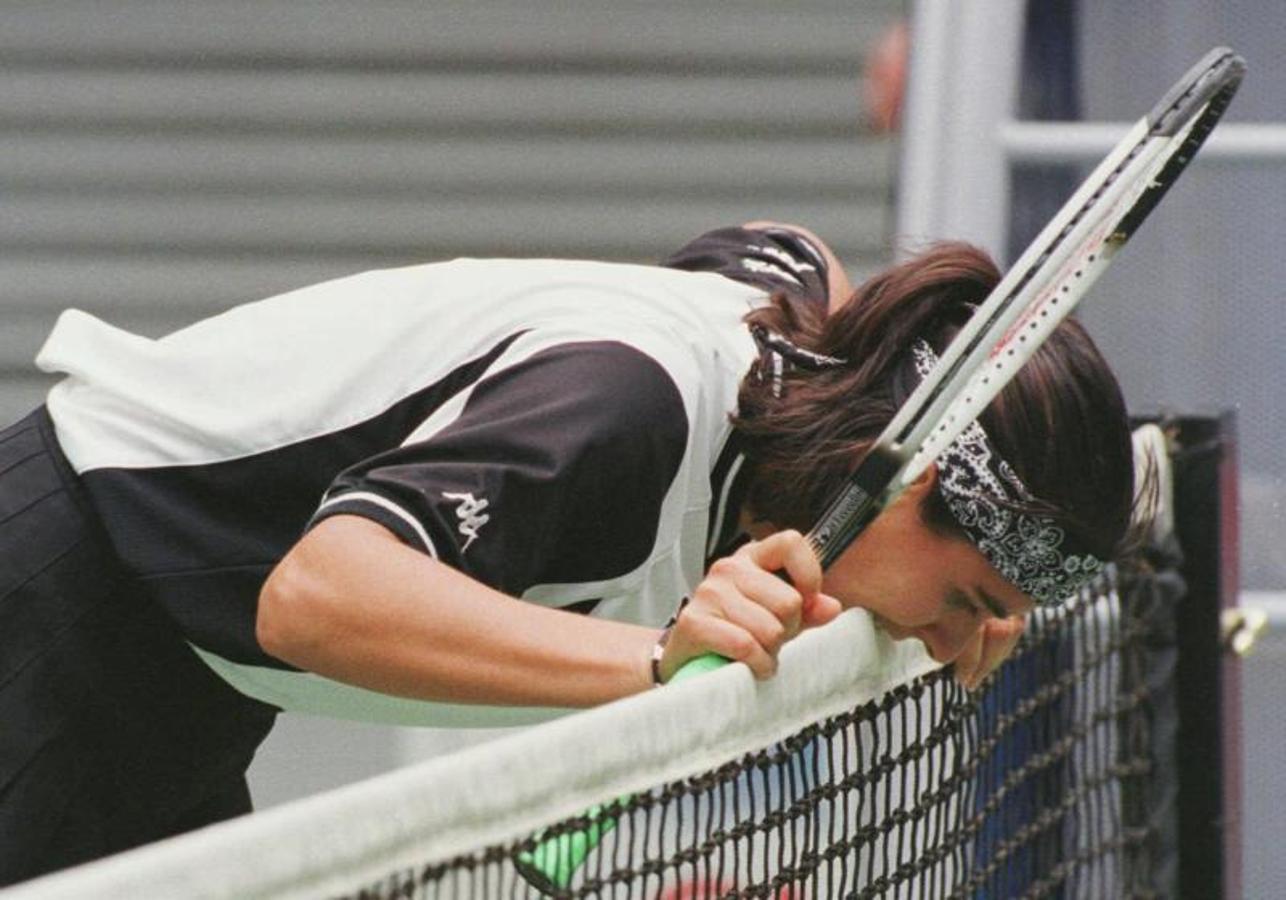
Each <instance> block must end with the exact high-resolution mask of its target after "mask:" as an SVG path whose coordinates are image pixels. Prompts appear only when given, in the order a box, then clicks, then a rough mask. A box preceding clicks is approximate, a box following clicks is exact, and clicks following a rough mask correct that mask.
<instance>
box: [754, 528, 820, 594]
mask: <svg viewBox="0 0 1286 900" xmlns="http://www.w3.org/2000/svg"><path fill="white" fill-rule="evenodd" d="M737 552H738V553H744V554H746V555H748V556H749V557H750V558H751V559H753V560H754V562H755V564H756V565H757V566H759V568H761V569H764V570H766V571H769V572H782V573H784V574H785V575H786V578H787V580H788V581H789V582H790V583H791V584H792V585H794V586H795V589H796V590H797V591H799V593H800V594H802V595H803V596H805V597H812V595H813V594H816V593H817V592H818V591H820V590H821V587H822V566H821V563H820V562H819V561H818V559H817V554H816V553H815V552H814V551H813V548H812V545H811V544H809V543H808V539H807V538H805V537H804V536H803V535H802V534H800V533H799V532H798V531H793V530H787V531H778V532H776V533H775V534H770V535H769V536H768V537H766V538H764V539H763V540H762V541H752V542H750V543H749V544H746V545H745V546H744V547H742V548H741V550H739V551H737Z"/></svg>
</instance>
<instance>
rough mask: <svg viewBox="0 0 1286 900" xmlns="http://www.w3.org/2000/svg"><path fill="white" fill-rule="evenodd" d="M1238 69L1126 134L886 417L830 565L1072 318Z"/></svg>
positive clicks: (1221, 103)
mask: <svg viewBox="0 0 1286 900" xmlns="http://www.w3.org/2000/svg"><path fill="white" fill-rule="evenodd" d="M1245 70H1246V64H1245V61H1244V60H1243V59H1242V58H1241V57H1240V56H1238V55H1237V54H1236V53H1235V52H1233V51H1232V50H1230V49H1228V48H1226V47H1216V48H1215V49H1214V50H1211V51H1210V52H1209V53H1207V54H1206V55H1205V56H1204V57H1202V59H1201V60H1200V61H1199V62H1197V64H1196V65H1194V66H1193V67H1192V68H1190V69H1189V70H1188V71H1187V72H1186V73H1185V74H1184V76H1183V77H1182V78H1180V79H1179V80H1178V81H1177V82H1175V84H1174V85H1173V86H1172V87H1171V88H1170V89H1169V90H1168V91H1167V92H1166V93H1165V94H1164V95H1163V97H1162V98H1161V100H1160V101H1158V103H1157V104H1156V105H1155V106H1153V108H1152V110H1150V111H1149V112H1148V114H1147V115H1145V116H1144V117H1143V118H1142V119H1140V120H1139V121H1138V122H1137V123H1135V125H1134V126H1133V127H1132V128H1131V129H1130V130H1129V131H1128V132H1127V134H1126V135H1125V136H1124V137H1123V138H1122V139H1121V141H1120V142H1119V143H1118V144H1117V145H1116V146H1115V147H1114V148H1113V149H1112V150H1111V152H1109V153H1108V154H1107V156H1106V157H1105V158H1104V159H1103V161H1102V162H1101V163H1100V164H1099V165H1098V166H1097V167H1096V168H1095V169H1094V171H1093V172H1092V173H1091V174H1090V176H1089V177H1088V178H1087V179H1086V180H1085V181H1084V182H1083V183H1082V184H1081V186H1080V187H1079V188H1077V190H1076V191H1075V192H1074V193H1073V194H1072V196H1071V198H1069V199H1068V201H1067V202H1066V203H1065V204H1064V205H1063V207H1062V208H1061V209H1060V210H1059V211H1058V213H1056V214H1055V215H1054V217H1053V218H1052V219H1051V220H1050V221H1049V223H1048V224H1047V225H1046V226H1045V228H1043V229H1042V230H1041V232H1040V234H1039V235H1037V237H1036V239H1035V240H1034V241H1032V243H1031V244H1030V245H1029V246H1028V247H1027V249H1026V250H1025V251H1024V252H1023V253H1022V254H1021V255H1020V256H1019V258H1018V260H1017V261H1016V262H1015V263H1014V265H1013V266H1011V267H1010V268H1009V270H1008V271H1007V272H1006V273H1005V275H1004V276H1003V277H1002V278H1001V280H1000V282H999V283H998V284H997V285H996V287H995V288H994V289H993V290H992V292H991V293H990V294H989V295H988V297H987V298H986V300H984V301H983V303H982V304H981V305H980V306H979V307H978V309H977V311H976V312H975V313H974V315H973V316H972V317H971V318H970V319H969V321H968V322H967V323H966V324H965V326H964V327H963V328H962V329H961V330H960V332H959V333H958V334H957V335H956V337H955V338H954V339H953V340H952V342H951V344H950V345H949V346H948V347H947V348H946V349H945V350H944V352H943V353H942V356H941V358H940V359H939V361H938V364H937V365H936V366H934V368H933V370H932V371H930V372H929V374H928V375H926V376H925V377H924V378H923V379H922V380H921V382H920V383H919V385H918V386H917V387H916V389H915V390H914V391H913V392H912V394H911V396H910V397H908V398H907V400H906V402H905V403H903V405H902V407H901V408H900V409H899V410H898V412H897V413H896V414H895V415H894V417H893V419H892V420H891V421H890V422H889V424H888V426H887V427H886V428H885V429H884V431H883V432H882V433H881V435H880V436H879V438H877V439H876V441H875V443H874V444H873V445H872V447H871V450H870V451H868V453H867V455H866V457H865V458H864V459H863V461H862V463H861V464H859V466H858V467H857V469H856V470H855V471H854V473H853V475H852V476H851V477H850V479H849V480H848V481H847V482H846V483H845V485H844V486H843V488H842V489H841V490H840V491H839V492H837V494H836V497H835V499H834V500H833V501H832V502H831V504H830V505H829V506H828V507H827V510H826V512H825V513H823V515H822V517H821V519H820V520H819V522H818V525H817V526H816V527H815V528H814V529H813V530H812V531H810V533H809V539H810V541H811V543H812V544H813V547H814V549H815V550H816V551H817V553H818V557H819V559H820V560H821V562H822V565H823V566H829V565H830V564H831V563H832V562H834V560H835V559H837V558H838V557H839V556H840V555H841V554H842V553H843V551H844V550H845V549H846V548H847V547H848V545H849V544H851V543H852V541H853V540H855V539H856V538H857V536H858V535H859V534H861V532H862V531H863V530H864V529H865V527H866V525H867V524H869V523H870V521H871V520H873V519H874V518H875V516H876V515H878V513H879V511H880V510H881V509H883V508H884V507H886V506H887V505H888V504H889V503H891V502H892V501H893V500H894V499H896V497H897V496H898V494H900V493H901V491H902V490H903V489H904V488H905V487H906V486H907V485H908V484H910V483H912V482H913V481H915V479H916V478H917V477H919V475H920V474H921V473H923V471H924V469H925V468H926V467H927V466H928V465H929V464H930V463H932V462H933V461H934V460H936V459H937V457H938V456H939V454H941V452H942V451H943V450H945V449H946V448H947V447H948V446H949V445H950V444H951V443H952V442H953V441H954V440H955V439H956V438H957V437H959V435H960V433H961V432H962V431H963V430H964V429H965V428H967V427H968V426H969V424H970V423H971V422H973V421H974V420H976V419H977V418H978V416H979V414H981V412H982V411H983V409H985V408H986V406H987V404H988V403H990V402H991V400H992V399H994V398H995V396H996V395H997V394H998V393H999V392H1000V391H1001V390H1002V389H1003V388H1004V386H1005V385H1006V384H1008V383H1009V381H1010V380H1011V379H1012V378H1013V377H1014V375H1015V374H1017V372H1018V371H1019V369H1021V368H1022V366H1023V365H1024V364H1025V363H1026V362H1027V360H1029V359H1030V358H1031V357H1032V355H1033V354H1034V353H1035V352H1036V351H1037V350H1038V349H1039V348H1040V346H1041V345H1042V344H1043V343H1044V341H1045V339H1046V338H1048V337H1049V335H1050V334H1052V333H1053V331H1054V330H1055V329H1056V328H1057V327H1058V325H1059V324H1060V323H1061V322H1062V321H1063V320H1064V319H1066V318H1067V316H1068V315H1070V314H1071V312H1072V311H1073V309H1075V307H1076V305H1077V304H1078V303H1079V302H1080V300H1081V299H1082V298H1083V297H1084V296H1085V294H1086V293H1087V292H1088V290H1089V288H1090V286H1091V285H1092V284H1093V283H1094V281H1095V280H1097V278H1098V277H1099V275H1101V274H1102V272H1103V271H1104V270H1105V269H1106V268H1107V266H1108V265H1109V264H1110V263H1111V261H1112V259H1113V258H1115V255H1116V253H1117V251H1119V249H1120V248H1121V246H1123V245H1124V243H1125V242H1126V241H1127V240H1128V239H1129V237H1130V236H1131V235H1133V234H1134V232H1135V231H1136V230H1137V228H1138V226H1139V225H1140V224H1141V223H1142V222H1143V220H1144V219H1146V218H1147V216H1148V215H1149V214H1150V213H1151V211H1152V210H1153V209H1154V208H1155V207H1156V205H1157V204H1158V203H1159V202H1160V200H1161V198H1162V197H1164V196H1165V193H1166V191H1168V190H1169V188H1170V187H1171V186H1173V184H1174V183H1175V181H1177V179H1178V178H1179V176H1180V175H1181V174H1182V173H1183V172H1184V171H1185V170H1186V168H1187V166H1188V164H1189V163H1190V162H1191V161H1192V159H1193V157H1194V156H1195V155H1196V153H1197V151H1198V150H1199V149H1200V147H1201V145H1202V144H1203V143H1204V142H1205V140H1206V138H1207V137H1208V136H1209V134H1210V132H1211V131H1212V130H1213V129H1214V127H1215V125H1217V124H1218V122H1219V120H1220V119H1221V118H1222V116H1223V114H1224V112H1225V110H1226V109H1227V107H1228V104H1229V103H1230V102H1231V100H1232V97H1233V95H1234V94H1235V93H1236V91H1237V88H1238V87H1239V86H1240V84H1241V80H1242V77H1243V76H1244V74H1245Z"/></svg>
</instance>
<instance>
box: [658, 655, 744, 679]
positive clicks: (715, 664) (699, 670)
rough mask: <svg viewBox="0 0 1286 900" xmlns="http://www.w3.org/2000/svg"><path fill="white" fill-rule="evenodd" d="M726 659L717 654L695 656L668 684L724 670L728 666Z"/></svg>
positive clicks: (671, 677)
mask: <svg viewBox="0 0 1286 900" xmlns="http://www.w3.org/2000/svg"><path fill="white" fill-rule="evenodd" d="M728 662H729V660H728V659H727V658H726V657H723V656H720V655H719V654H717V653H702V654H701V655H700V656H694V657H692V658H691V659H690V660H688V661H687V662H685V663H684V664H683V665H681V666H679V669H678V671H676V672H675V673H674V674H673V675H671V676H670V680H669V681H668V682H666V683H667V684H673V683H674V682H676V681H683V680H684V679H686V678H691V677H692V676H693V675H701V674H704V673H706V672H713V671H714V670H715V669H722V668H723V667H724V666H726V665H727V664H728Z"/></svg>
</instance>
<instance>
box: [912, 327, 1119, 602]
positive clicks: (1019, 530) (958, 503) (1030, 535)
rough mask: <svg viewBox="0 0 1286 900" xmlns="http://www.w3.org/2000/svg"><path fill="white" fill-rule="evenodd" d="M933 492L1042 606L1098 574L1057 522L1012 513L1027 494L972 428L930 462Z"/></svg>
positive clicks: (924, 363)
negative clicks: (935, 466)
mask: <svg viewBox="0 0 1286 900" xmlns="http://www.w3.org/2000/svg"><path fill="white" fill-rule="evenodd" d="M911 352H912V354H913V356H914V358H915V368H916V371H917V372H918V373H919V375H920V377H921V378H924V377H925V376H926V375H928V374H929V372H930V370H932V369H933V366H934V364H936V363H937V361H938V356H937V354H936V353H934V352H933V348H932V347H930V346H929V344H928V342H927V341H924V340H917V341H916V342H915V343H914V344H913V345H912V347H911ZM938 488H939V490H941V491H942V496H943V499H945V500H946V502H947V507H948V508H949V509H950V510H951V515H952V517H953V518H954V519H955V520H956V522H957V523H959V525H960V527H961V528H963V529H964V530H965V533H966V534H968V535H969V539H970V540H971V541H973V543H974V544H975V545H976V546H977V548H978V549H979V550H980V551H982V555H983V556H985V557H986V558H987V561H988V562H990V563H991V564H992V565H993V566H995V568H996V569H997V571H999V572H1000V574H1001V575H1003V576H1004V577H1005V579H1006V580H1008V581H1010V582H1012V583H1013V584H1014V585H1015V586H1016V587H1017V588H1018V589H1019V590H1020V591H1022V592H1023V593H1024V594H1027V595H1029V596H1030V597H1031V598H1032V599H1033V600H1035V601H1036V603H1038V604H1040V605H1042V606H1047V605H1050V604H1053V603H1057V602H1058V601H1060V600H1064V599H1066V598H1067V597H1068V596H1070V595H1072V594H1074V593H1076V591H1078V590H1079V589H1080V588H1081V587H1082V586H1083V585H1084V584H1085V583H1086V582H1088V581H1089V580H1090V579H1092V578H1093V577H1094V576H1095V575H1097V574H1098V573H1099V572H1101V571H1102V570H1103V561H1102V560H1100V559H1098V558H1096V557H1095V556H1093V555H1092V554H1090V553H1079V552H1077V550H1078V548H1076V547H1075V546H1072V545H1071V543H1072V542H1071V541H1069V536H1068V535H1067V533H1066V532H1065V531H1064V530H1063V529H1062V528H1060V527H1059V526H1058V523H1057V521H1056V520H1055V519H1054V518H1053V517H1051V516H1046V515H1041V514H1038V513H1031V512H1024V511H1021V510H1018V509H1015V508H1014V507H1015V506H1017V505H1020V504H1029V503H1030V502H1031V501H1032V500H1033V497H1032V494H1031V492H1030V491H1028V490H1027V488H1026V486H1025V485H1024V484H1023V483H1022V481H1021V480H1019V478H1018V475H1017V473H1016V472H1014V470H1013V468H1012V467H1010V465H1009V463H1007V462H1006V461H1005V460H1004V459H1002V458H1001V457H1000V454H999V453H997V452H996V450H995V448H994V447H993V446H992V445H991V441H990V439H989V438H988V437H987V433H986V432H985V431H984V430H983V428H982V426H981V425H979V424H978V423H977V422H973V423H972V424H971V425H970V426H969V427H968V428H966V429H965V430H964V431H963V432H962V433H961V435H960V437H958V438H956V439H955V441H954V442H952V444H951V445H950V446H949V447H947V449H946V450H944V451H943V452H942V454H941V455H939V457H938Z"/></svg>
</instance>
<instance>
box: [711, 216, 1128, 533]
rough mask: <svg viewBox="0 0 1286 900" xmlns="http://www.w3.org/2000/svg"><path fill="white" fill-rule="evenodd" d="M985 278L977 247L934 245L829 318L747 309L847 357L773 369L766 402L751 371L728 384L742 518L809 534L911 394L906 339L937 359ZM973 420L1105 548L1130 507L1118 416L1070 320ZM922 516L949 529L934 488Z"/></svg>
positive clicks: (752, 317)
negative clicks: (738, 437)
mask: <svg viewBox="0 0 1286 900" xmlns="http://www.w3.org/2000/svg"><path fill="white" fill-rule="evenodd" d="M999 279H1000V272H999V271H998V270H997V268H996V266H995V264H994V263H993V262H992V261H991V259H990V258H989V257H988V256H987V254H986V253H985V252H983V251H982V250H979V249H978V248H976V247H973V246H971V245H969V244H964V243H957V242H951V243H941V244H937V245H934V246H933V247H931V248H930V249H929V250H927V251H926V252H924V253H922V254H920V255H918V256H916V257H914V258H913V259H910V260H908V261H906V262H903V263H900V264H898V265H895V266H893V267H891V268H889V269H886V270H885V271H883V272H881V273H880V274H878V275H876V276H875V277H873V278H871V279H870V280H868V281H867V282H865V283H864V284H862V285H861V286H860V287H858V288H857V289H856V290H855V291H854V293H853V296H852V297H851V298H849V300H848V302H847V303H845V304H844V305H843V306H841V307H840V308H839V309H837V310H835V311H834V312H833V313H832V314H830V315H829V316H828V315H827V314H826V310H825V309H823V308H820V305H819V304H817V303H811V302H808V301H806V300H801V299H799V298H794V297H789V296H785V295H780V296H775V297H773V299H772V302H771V303H770V304H769V305H767V306H765V307H762V308H760V309H756V310H754V311H753V312H751V313H750V314H749V316H747V322H749V323H750V324H752V325H760V326H763V327H764V328H767V329H768V330H769V331H772V332H775V333H777V334H780V335H782V336H783V337H786V338H787V339H789V340H790V341H792V342H794V343H795V344H797V345H799V346H800V347H803V348H805V349H808V350H812V351H815V352H818V353H823V354H826V355H829V356H835V357H841V358H843V359H846V360H847V361H848V365H845V366H840V367H836V368H830V369H824V370H821V371H804V370H795V371H789V372H787V373H786V375H785V376H784V382H783V388H784V389H783V391H782V393H781V396H780V397H775V396H774V394H773V390H772V383H771V378H765V377H763V372H762V371H760V368H761V367H759V366H757V367H755V369H752V371H751V373H750V374H749V375H748V376H747V377H746V378H745V380H744V381H743V382H742V385H741V390H740V395H739V412H738V415H736V416H734V418H733V422H734V424H735V425H736V427H737V428H738V430H739V431H740V433H741V434H742V435H743V437H744V438H745V440H746V442H747V456H748V458H749V460H750V462H751V464H752V465H753V466H754V471H755V478H754V481H753V483H752V486H751V489H750V495H749V497H748V503H749V506H750V508H751V510H752V512H753V513H754V515H756V516H757V517H759V518H762V519H765V520H767V521H770V522H772V523H773V524H774V525H776V526H778V527H782V528H797V529H800V530H801V531H802V530H807V529H808V528H810V527H811V526H812V525H813V523H814V522H815V521H816V520H817V518H818V517H819V516H820V514H821V512H822V510H823V509H824V507H825V504H826V503H827V501H829V499H830V498H831V496H832V495H833V494H834V492H835V490H836V489H837V487H838V485H839V484H840V483H841V481H842V479H843V478H844V477H845V476H846V475H847V474H848V473H849V472H850V471H851V470H852V469H853V467H854V466H855V465H856V464H857V462H858V461H859V460H860V459H861V457H862V454H863V453H864V452H865V450H866V448H867V447H868V446H869V445H870V444H871V443H872V442H873V441H874V440H875V438H876V437H877V436H878V435H879V433H880V431H881V430H882V429H883V428H884V426H885V425H886V424H887V423H888V421H889V420H890V419H891V418H892V417H893V414H894V413H895V412H896V410H897V409H898V407H899V406H900V405H901V404H902V402H903V401H904V400H905V399H906V398H907V396H909V395H910V393H911V391H912V390H913V389H914V387H915V385H916V383H917V381H918V377H917V375H916V373H915V369H914V361H913V360H912V358H911V354H910V353H909V352H908V351H909V349H910V347H911V345H912V343H913V342H914V341H915V340H916V339H917V338H923V339H924V340H926V341H928V342H929V344H930V345H932V346H933V348H934V350H935V351H936V352H938V353H939V354H941V353H942V352H943V350H944V348H945V347H946V346H947V345H948V344H949V343H950V342H951V339H952V338H953V337H954V336H955V335H956V333H957V332H958V331H959V330H960V327H961V326H962V325H963V324H964V322H965V321H967V320H968V318H969V316H970V315H971V314H972V313H973V311H974V309H975V308H976V306H977V304H979V303H981V302H982V301H983V299H984V298H985V297H986V296H987V294H988V293H989V292H990V291H991V289H992V288H993V287H994V286H995V285H996V283H997V282H998V281H999ZM979 421H980V423H981V424H982V426H983V428H984V429H985V430H986V431H987V434H988V435H989V436H990V438H991V441H992V444H993V445H994V446H995V448H996V449H997V451H999V453H1000V454H1001V456H1003V457H1004V458H1005V459H1006V460H1008V462H1009V464H1010V465H1011V466H1013V468H1014V470H1015V471H1016V472H1017V474H1018V476H1019V478H1021V479H1022V481H1023V483H1024V484H1026V486H1027V487H1028V489H1029V490H1030V491H1031V492H1032V494H1034V495H1035V497H1036V498H1037V503H1036V506H1038V507H1039V508H1040V509H1041V510H1043V511H1044V512H1046V513H1048V514H1050V515H1053V516H1054V517H1055V518H1056V519H1057V520H1058V521H1059V523H1060V525H1062V526H1063V527H1064V528H1066V529H1068V530H1069V531H1070V532H1071V534H1072V535H1073V536H1074V537H1075V539H1076V541H1077V543H1078V544H1079V545H1080V546H1082V547H1085V548H1086V549H1088V550H1090V552H1092V553H1094V555H1095V556H1098V557H1099V558H1100V559H1112V558H1115V557H1116V556H1118V555H1119V552H1120V551H1121V549H1122V547H1123V545H1124V543H1125V541H1126V532H1127V530H1128V527H1129V520H1130V514H1131V508H1132V504H1133V483H1134V464H1133V451H1132V445H1131V441H1130V429H1129V422H1128V419H1127V416H1126V411H1125V403H1124V400H1123V399H1122V397H1121V391H1120V388H1119V386H1118V385H1117V383H1116V379H1115V377H1114V376H1113V375H1112V372H1111V370H1110V369H1109V368H1108V365H1107V363H1106V361H1105V360H1104V359H1103V357H1102V355H1101V354H1100V353H1099V351H1098V348H1097V347H1096V346H1095V345H1094V342H1093V341H1092V340H1091V339H1090V337H1089V335H1088V334H1087V333H1086V332H1085V329H1084V328H1083V327H1081V325H1080V324H1079V323H1078V322H1076V321H1075V320H1072V319H1069V320H1067V321H1066V322H1064V323H1063V324H1062V325H1060V326H1059V327H1058V329H1057V330H1056V331H1055V332H1054V334H1053V335H1051V336H1050V338H1049V339H1048V340H1047V341H1046V342H1045V343H1044V345H1043V346H1042V347H1041V348H1040V350H1038V351H1037V353H1036V354H1035V356H1033V357H1032V359H1031V360H1030V361H1029V362H1028V363H1027V364H1026V365H1025V366H1023V368H1022V369H1021V370H1020V371H1019V373H1018V374H1017V376H1015V378H1014V379H1013V381H1011V382H1010V383H1009V385H1007V386H1006V387H1005V389H1004V390H1003V391H1001V393H1000V394H999V396H997V397H996V399H995V400H993V401H992V402H991V404H990V405H989V406H988V407H987V409H986V410H984V412H983V414H982V415H981V416H980V417H979ZM925 512H926V517H927V520H928V521H929V523H930V524H931V525H934V526H935V527H938V528H940V529H943V530H952V529H954V527H955V526H954V522H953V520H952V519H951V516H950V513H949V512H948V510H947V508H946V504H945V502H943V501H942V499H941V496H940V495H938V494H937V492H935V494H934V497H933V499H932V500H931V501H930V503H929V504H928V505H927V508H926V510H925Z"/></svg>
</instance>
